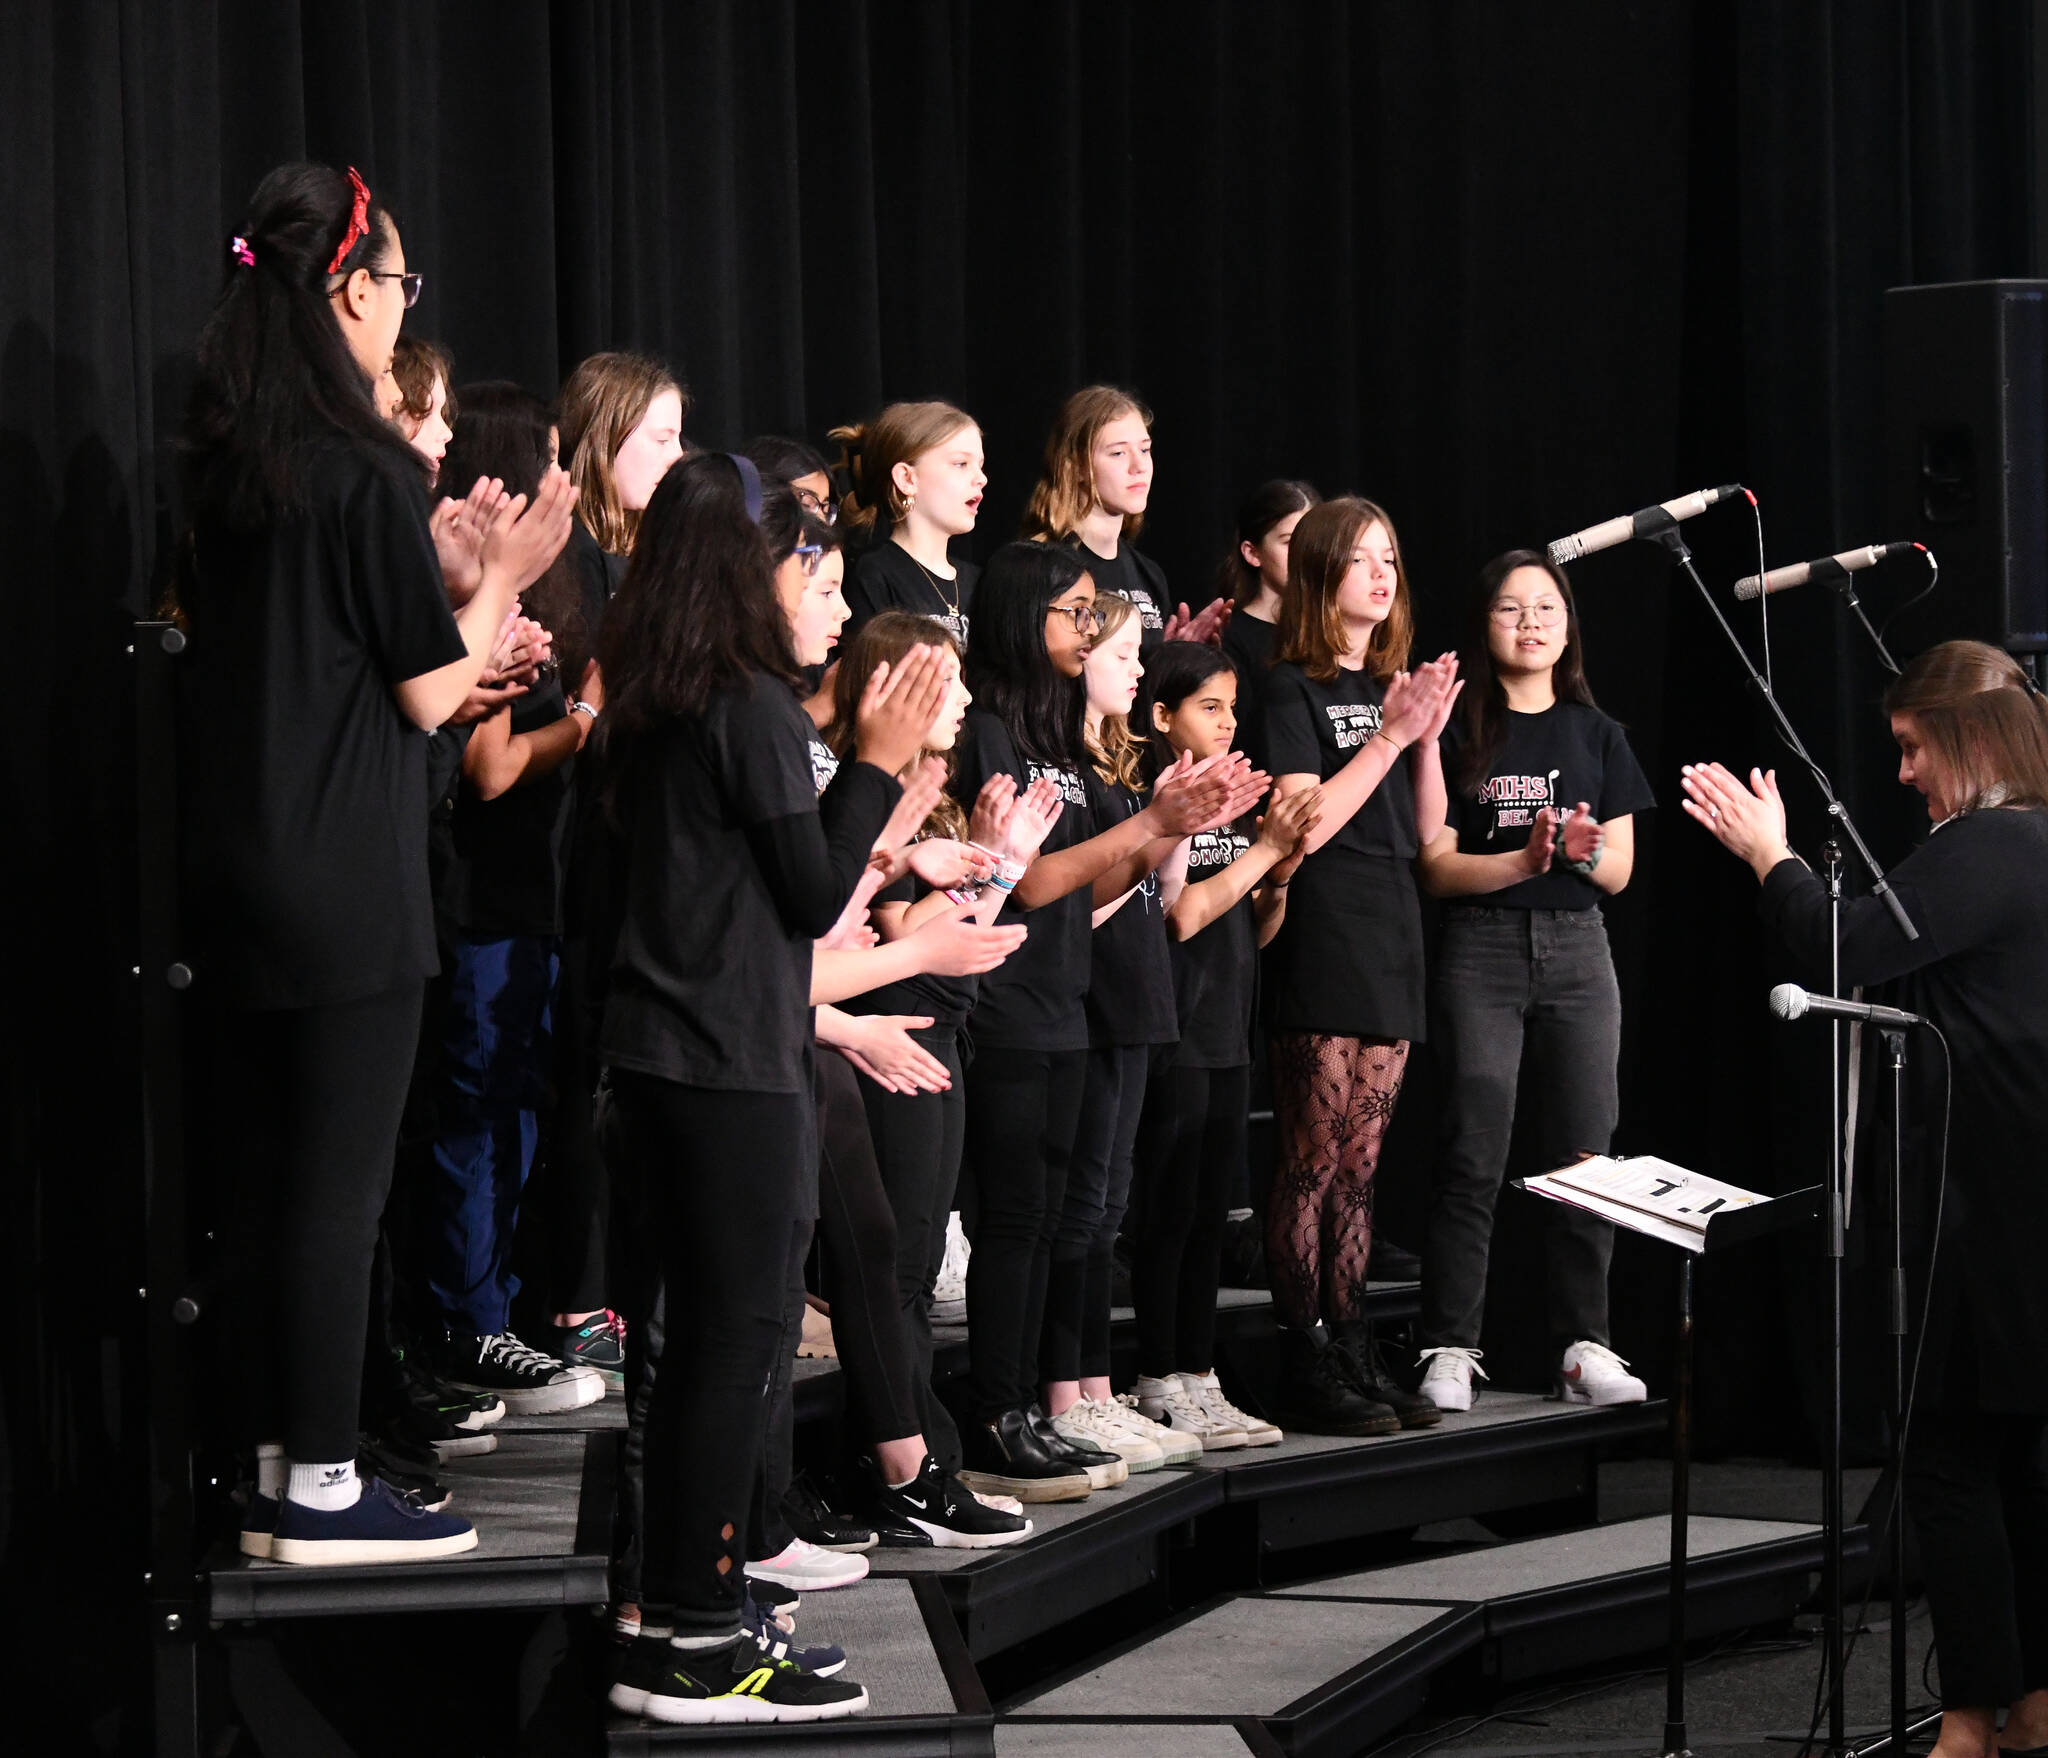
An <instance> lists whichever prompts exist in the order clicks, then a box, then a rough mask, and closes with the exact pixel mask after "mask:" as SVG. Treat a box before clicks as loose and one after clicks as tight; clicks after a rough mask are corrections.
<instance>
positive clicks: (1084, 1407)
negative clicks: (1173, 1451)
mask: <svg viewBox="0 0 2048 1758" xmlns="http://www.w3.org/2000/svg"><path fill="white" fill-rule="evenodd" d="M1114 1408H1115V1407H1114V1406H1113V1405H1109V1404H1097V1403H1096V1402H1094V1400H1092V1399H1089V1398H1083V1399H1081V1400H1080V1401H1079V1402H1078V1403H1075V1404H1070V1405H1069V1406H1068V1407H1067V1408H1066V1409H1065V1410H1062V1411H1061V1412H1060V1413H1059V1415H1057V1416H1055V1417H1054V1418H1053V1419H1052V1425H1053V1427H1054V1428H1056V1429H1058V1430H1059V1431H1060V1433H1061V1434H1063V1435H1065V1436H1066V1437H1067V1439H1068V1440H1070V1441H1072V1442H1073V1443H1074V1444H1075V1445H1076V1446H1081V1447H1093V1448H1095V1450H1096V1451H1097V1452H1102V1453H1114V1454H1115V1455H1116V1456H1117V1457H1118V1458H1119V1459H1121V1460H1122V1461H1123V1462H1124V1466H1125V1468H1126V1469H1127V1470H1130V1471H1157V1470H1158V1469H1159V1467H1160V1466H1162V1465H1164V1464H1165V1463H1166V1455H1165V1454H1164V1453H1162V1452H1161V1451H1160V1450H1159V1449H1158V1448H1157V1447H1156V1446H1154V1445H1153V1444H1152V1443H1151V1442H1150V1441H1148V1440H1146V1439H1145V1438H1144V1437H1143V1436H1141V1435H1139V1434H1137V1433H1135V1432H1133V1431H1132V1430H1129V1429H1126V1428H1125V1427H1124V1426H1123V1424H1122V1423H1120V1422H1118V1421H1117V1420H1116V1418H1115V1417H1114V1416H1112V1415H1111V1414H1110V1412H1111V1410H1112V1409H1114Z"/></svg>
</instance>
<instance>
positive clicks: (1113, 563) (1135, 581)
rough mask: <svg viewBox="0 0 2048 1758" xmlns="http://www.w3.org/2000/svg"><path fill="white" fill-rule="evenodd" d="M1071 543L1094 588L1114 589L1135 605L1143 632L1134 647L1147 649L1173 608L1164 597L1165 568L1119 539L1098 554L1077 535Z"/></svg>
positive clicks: (1163, 629) (1152, 645) (1157, 638)
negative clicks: (1109, 549)
mask: <svg viewBox="0 0 2048 1758" xmlns="http://www.w3.org/2000/svg"><path fill="white" fill-rule="evenodd" d="M1071 547H1072V549H1073V551H1074V553H1075V554H1076V555H1078V556H1079V557H1080V558H1081V562H1082V564H1083V565H1084V566H1085V567H1086V568H1087V570H1088V577H1089V579H1091V580H1093V581H1094V582H1095V590H1096V591H1097V592H1115V593H1119V594H1121V595H1122V596H1123V597H1125V598H1128V599H1129V600H1130V601H1131V602H1132V603H1133V604H1134V605H1136V606H1137V607H1138V626H1139V628H1140V629H1142V630H1143V631H1144V633H1143V634H1142V635H1141V636H1140V637H1139V639H1138V651H1139V652H1140V653H1141V654H1144V653H1150V652H1151V651H1152V649H1153V648H1155V647H1157V646H1158V645H1159V644H1160V643H1161V642H1162V641H1164V640H1165V639H1166V619H1167V617H1168V615H1169V614H1170V613H1171V611H1172V609H1173V601H1172V600H1171V599H1170V598H1168V597H1167V593H1166V574H1165V571H1164V570H1163V569H1162V568H1161V567H1160V566H1159V564H1158V563H1157V562H1155V561H1154V560H1153V559H1152V558H1151V557H1150V556H1147V555H1140V554H1139V553H1138V552H1137V551H1136V550H1135V549H1133V548H1132V547H1131V546H1130V545H1129V544H1128V543H1119V544H1118V545H1117V546H1116V554H1115V555H1113V556H1107V557H1104V556H1099V555H1097V554H1096V553H1095V552H1094V551H1093V550H1092V549H1090V548H1089V547H1088V546H1087V545H1086V544H1085V543H1083V542H1082V541H1081V540H1080V539H1079V538H1078V537H1077V538H1075V539H1074V540H1073V542H1072V544H1071Z"/></svg>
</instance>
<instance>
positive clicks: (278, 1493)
mask: <svg viewBox="0 0 2048 1758" xmlns="http://www.w3.org/2000/svg"><path fill="white" fill-rule="evenodd" d="M286 1472H287V1467H286V1465H285V1461H284V1448H283V1447H281V1446H279V1445H278V1443H277V1442H276V1441H264V1442H263V1443H262V1444H261V1445H260V1446H258V1447H257V1449H256V1493H257V1494H258V1495H260V1496H269V1497H270V1498H271V1499H272V1500H273V1501H276V1500H281V1499H282V1498H283V1496H284V1481H285V1476H286Z"/></svg>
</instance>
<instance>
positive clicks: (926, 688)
mask: <svg viewBox="0 0 2048 1758" xmlns="http://www.w3.org/2000/svg"><path fill="white" fill-rule="evenodd" d="M947 658H948V655H947V654H946V652H945V651H944V650H943V649H942V648H938V647H913V648H911V650H910V651H909V652H908V653H906V654H905V655H904V656H903V657H902V658H901V659H900V660H898V661H897V662H896V663H895V664H894V665H891V664H889V663H888V662H887V661H886V660H885V661H884V662H883V663H882V664H880V665H878V666H876V667H875V672H874V676H873V677H871V678H869V679H868V685H867V688H866V689H865V690H863V691H862V692H861V698H860V707H859V708H858V709H857V710H855V713H854V723H853V724H854V734H853V739H854V755H855V758H856V760H857V761H859V762H862V763H872V764H873V765H874V766H875V767H876V768H877V769H880V770H882V771H884V772H885V773H887V774H890V775H896V774H898V773H900V772H901V771H902V769H903V767H904V766H905V765H906V764H907V763H909V761H910V760H911V759H912V758H913V757H915V756H916V755H917V754H918V752H919V751H921V750H923V749H924V742H925V739H926V738H927V737H928V736H929V735H930V733H931V730H932V722H933V721H935V720H936V719H938V716H939V710H940V709H941V708H943V707H944V706H945V703H946V697H947V695H948V693H949V692H950V691H951V688H952V685H951V683H950V682H949V681H948V679H947V677H946V669H945V662H946V659H947ZM927 810H929V808H927ZM919 822H920V823H922V822H923V820H922V819H920V820H919Z"/></svg>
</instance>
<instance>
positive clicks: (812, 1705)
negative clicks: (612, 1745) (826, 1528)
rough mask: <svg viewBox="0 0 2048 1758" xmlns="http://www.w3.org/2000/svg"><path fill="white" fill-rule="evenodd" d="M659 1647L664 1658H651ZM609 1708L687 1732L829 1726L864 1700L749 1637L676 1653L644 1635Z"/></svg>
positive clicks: (855, 1689)
mask: <svg viewBox="0 0 2048 1758" xmlns="http://www.w3.org/2000/svg"><path fill="white" fill-rule="evenodd" d="M657 1648H659V1649H664V1650H666V1653H656V1652H653V1651H654V1650H656V1649H657ZM643 1651H646V1652H643ZM611 1705H612V1707H613V1708H614V1709H618V1710H622V1711H623V1712H624V1713H626V1714H628V1715H634V1714H638V1715H644V1716H646V1717H647V1718H648V1720H650V1721H662V1722H670V1723H674V1724H678V1725H684V1726H705V1725H708V1724H713V1723H731V1722H754V1721H829V1720H832V1719H833V1718H834V1717H837V1716H842V1715H857V1714H859V1713H860V1711H861V1710H863V1709H865V1708H867V1706H868V1694H867V1692H866V1691H865V1690H863V1689H862V1688H861V1687H860V1686H859V1685H856V1684H854V1683H852V1682H851V1681H850V1680H847V1679H838V1678H823V1677H820V1676H819V1675H818V1674H816V1673H808V1672H805V1671H804V1669H803V1668H802V1667H800V1666H799V1665H797V1663H796V1662H795V1661H793V1660H789V1659H784V1658H778V1657H777V1656H775V1655H774V1654H771V1653H767V1652H765V1651H763V1649H762V1648H761V1647H760V1646H759V1645H758V1644H757V1643H756V1642H755V1641H754V1640H753V1639H752V1638H751V1637H748V1636H736V1637H734V1638H733V1639H732V1641H730V1642H728V1643H725V1644H724V1645H723V1646H721V1647H718V1648H678V1647H676V1646H675V1645H674V1644H673V1643H672V1642H670V1641H668V1640H667V1639H666V1638H665V1637H656V1636H643V1637H641V1638H640V1639H639V1640H638V1641H637V1642H635V1643H634V1644H633V1647H632V1649H631V1651H629V1652H628V1654H627V1656H626V1664H625V1666H624V1667H623V1668H622V1669H621V1671H620V1674H619V1682H618V1683H617V1684H615V1685H614V1686H613V1687H612V1689H611Z"/></svg>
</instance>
